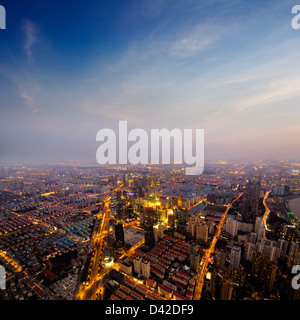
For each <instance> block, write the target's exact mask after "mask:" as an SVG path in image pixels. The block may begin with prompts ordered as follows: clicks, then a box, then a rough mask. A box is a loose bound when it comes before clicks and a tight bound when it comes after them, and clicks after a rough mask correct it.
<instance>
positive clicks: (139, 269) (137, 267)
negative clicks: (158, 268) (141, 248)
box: [133, 257, 142, 273]
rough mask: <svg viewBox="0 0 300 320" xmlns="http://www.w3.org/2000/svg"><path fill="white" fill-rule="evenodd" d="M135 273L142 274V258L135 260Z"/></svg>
mask: <svg viewBox="0 0 300 320" xmlns="http://www.w3.org/2000/svg"><path fill="white" fill-rule="evenodd" d="M133 265H134V272H136V273H141V272H142V258H141V257H135V258H134V260H133Z"/></svg>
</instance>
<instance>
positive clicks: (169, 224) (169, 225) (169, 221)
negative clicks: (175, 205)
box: [168, 209, 175, 229]
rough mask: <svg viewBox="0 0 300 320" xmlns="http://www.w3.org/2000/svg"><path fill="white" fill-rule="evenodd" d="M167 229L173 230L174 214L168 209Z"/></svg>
mask: <svg viewBox="0 0 300 320" xmlns="http://www.w3.org/2000/svg"><path fill="white" fill-rule="evenodd" d="M168 227H169V228H171V229H174V228H175V214H174V212H173V210H172V209H168Z"/></svg>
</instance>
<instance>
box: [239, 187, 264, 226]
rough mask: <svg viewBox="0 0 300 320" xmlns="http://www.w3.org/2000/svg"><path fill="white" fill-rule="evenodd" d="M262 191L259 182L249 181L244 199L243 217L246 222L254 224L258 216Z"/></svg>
mask: <svg viewBox="0 0 300 320" xmlns="http://www.w3.org/2000/svg"><path fill="white" fill-rule="evenodd" d="M260 189H261V185H260V183H259V182H253V181H249V182H248V183H247V185H246V189H245V191H244V194H243V197H242V217H243V220H244V222H247V223H249V222H251V223H253V222H254V221H255V218H256V216H257V215H258V203H259V196H260Z"/></svg>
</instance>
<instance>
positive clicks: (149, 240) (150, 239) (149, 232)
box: [144, 224, 155, 248]
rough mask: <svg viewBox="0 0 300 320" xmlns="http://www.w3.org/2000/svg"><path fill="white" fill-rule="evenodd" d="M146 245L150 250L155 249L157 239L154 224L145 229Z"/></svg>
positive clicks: (147, 225)
mask: <svg viewBox="0 0 300 320" xmlns="http://www.w3.org/2000/svg"><path fill="white" fill-rule="evenodd" d="M144 234H145V245H146V246H147V247H149V248H154V247H155V237H154V230H153V225H152V224H146V225H145V228H144Z"/></svg>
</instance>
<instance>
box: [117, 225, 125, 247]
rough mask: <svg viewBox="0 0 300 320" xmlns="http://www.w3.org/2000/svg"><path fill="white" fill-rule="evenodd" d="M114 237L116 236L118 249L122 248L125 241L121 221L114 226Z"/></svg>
mask: <svg viewBox="0 0 300 320" xmlns="http://www.w3.org/2000/svg"><path fill="white" fill-rule="evenodd" d="M115 236H116V245H117V247H118V248H121V247H124V245H125V239H124V230H123V223H122V221H118V222H117V223H116V224H115Z"/></svg>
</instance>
